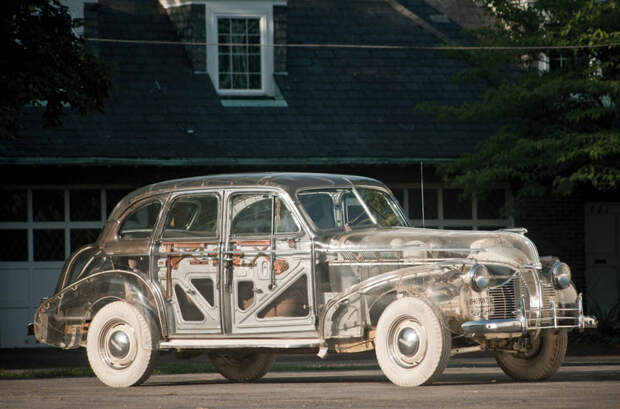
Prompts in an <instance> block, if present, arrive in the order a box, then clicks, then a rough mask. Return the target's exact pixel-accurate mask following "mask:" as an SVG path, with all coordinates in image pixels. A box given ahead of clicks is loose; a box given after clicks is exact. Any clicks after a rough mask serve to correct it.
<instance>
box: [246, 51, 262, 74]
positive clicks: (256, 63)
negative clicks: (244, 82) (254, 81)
mask: <svg viewBox="0 0 620 409" xmlns="http://www.w3.org/2000/svg"><path fill="white" fill-rule="evenodd" d="M248 64H249V71H250V72H257V73H259V74H260V55H250V56H249V57H248Z"/></svg>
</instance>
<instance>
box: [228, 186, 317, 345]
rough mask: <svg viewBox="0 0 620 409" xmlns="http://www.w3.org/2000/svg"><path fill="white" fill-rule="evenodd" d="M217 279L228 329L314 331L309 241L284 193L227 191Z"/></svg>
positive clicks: (236, 330) (242, 331) (263, 331)
mask: <svg viewBox="0 0 620 409" xmlns="http://www.w3.org/2000/svg"><path fill="white" fill-rule="evenodd" d="M226 208H227V212H226V238H225V240H224V243H225V244H224V245H225V249H224V252H223V254H224V263H225V264H224V269H223V277H222V281H223V283H224V285H223V294H224V297H225V298H226V300H225V301H224V303H223V304H225V305H226V313H225V314H224V316H225V317H226V321H227V331H228V332H230V333H232V334H242V333H278V332H286V333H291V332H298V331H309V330H314V329H315V326H314V323H315V319H314V309H313V298H314V294H313V291H312V288H313V287H312V285H311V282H312V281H311V280H312V277H311V257H310V254H311V253H310V241H309V240H308V236H307V235H306V233H304V231H303V230H302V228H301V226H300V223H299V219H298V216H296V215H295V214H294V213H293V211H292V210H291V206H289V205H287V204H286V202H285V200H283V197H282V196H280V195H278V194H277V193H276V192H270V191H247V192H229V193H228V195H227V199H226Z"/></svg>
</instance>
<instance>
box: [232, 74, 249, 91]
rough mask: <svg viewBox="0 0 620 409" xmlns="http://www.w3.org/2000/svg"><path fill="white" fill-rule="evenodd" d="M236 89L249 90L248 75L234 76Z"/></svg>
mask: <svg viewBox="0 0 620 409" xmlns="http://www.w3.org/2000/svg"><path fill="white" fill-rule="evenodd" d="M232 87H233V88H234V89H247V88H248V76H247V75H246V74H233V86H232Z"/></svg>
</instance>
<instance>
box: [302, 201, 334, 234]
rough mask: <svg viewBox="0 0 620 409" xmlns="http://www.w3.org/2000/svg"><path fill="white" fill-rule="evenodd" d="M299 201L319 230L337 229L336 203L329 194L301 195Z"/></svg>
mask: <svg viewBox="0 0 620 409" xmlns="http://www.w3.org/2000/svg"><path fill="white" fill-rule="evenodd" d="M299 201H300V202H301V205H302V206H303V208H304V210H305V211H306V213H307V214H308V216H310V218H311V219H312V221H313V222H314V224H315V225H316V227H318V228H319V229H331V228H333V227H336V221H335V219H334V211H333V209H334V201H333V199H332V197H331V196H330V195H329V194H327V193H305V194H303V195H299Z"/></svg>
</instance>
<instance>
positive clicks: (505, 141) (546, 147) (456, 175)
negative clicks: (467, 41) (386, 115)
mask: <svg viewBox="0 0 620 409" xmlns="http://www.w3.org/2000/svg"><path fill="white" fill-rule="evenodd" d="M481 3H483V5H484V6H486V9H487V10H488V12H489V14H490V16H489V19H490V24H489V25H488V26H487V27H485V28H482V29H479V30H476V31H473V32H472V33H471V34H472V35H473V39H474V40H475V42H476V45H478V46H482V47H490V48H493V47H495V48H496V49H488V48H485V49H482V50H467V51H465V52H462V53H461V54H460V56H461V57H462V58H464V59H466V60H467V62H468V66H469V67H471V68H470V69H468V70H467V72H465V73H463V75H462V78H463V79H466V80H472V79H478V80H479V79H480V78H482V79H483V80H484V82H485V83H486V84H487V87H486V88H485V91H484V92H483V94H482V95H481V97H480V98H479V99H477V100H475V101H470V102H467V103H464V104H462V105H460V106H436V105H432V104H431V105H429V104H426V105H422V106H419V107H418V109H421V110H424V111H427V112H432V113H435V114H437V115H438V116H439V117H440V118H458V119H462V120H472V121H483V122H488V123H491V124H493V125H492V126H491V128H492V129H493V132H492V135H491V136H490V137H489V138H488V139H487V140H485V141H484V142H483V143H481V144H480V145H479V146H478V147H477V149H476V150H475V152H473V153H470V154H466V155H463V156H461V157H460V158H459V159H457V160H456V161H454V162H451V163H448V164H446V165H444V166H441V167H440V172H441V173H442V174H443V175H444V177H445V178H446V179H447V180H448V181H450V182H453V183H454V184H458V185H462V186H464V187H465V189H466V193H468V194H471V193H473V192H480V191H482V190H483V189H484V187H485V186H488V185H490V184H493V183H497V182H506V181H508V182H510V183H511V185H512V187H513V189H514V191H515V192H516V197H517V199H522V198H525V197H532V196H541V195H544V194H547V193H560V194H570V193H572V192H574V191H575V190H576V189H580V188H586V187H587V188H594V189H596V190H598V191H609V190H616V189H618V188H619V187H620V4H619V1H618V0H607V1H605V0H537V1H536V2H526V1H523V0H482V1H481ZM528 3H529V6H528V5H527V4H528ZM608 44H614V45H608ZM506 46H508V47H523V48H519V49H514V48H511V49H505V48H504V49H497V48H498V47H506ZM573 46H578V47H573ZM556 47H568V48H556Z"/></svg>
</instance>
